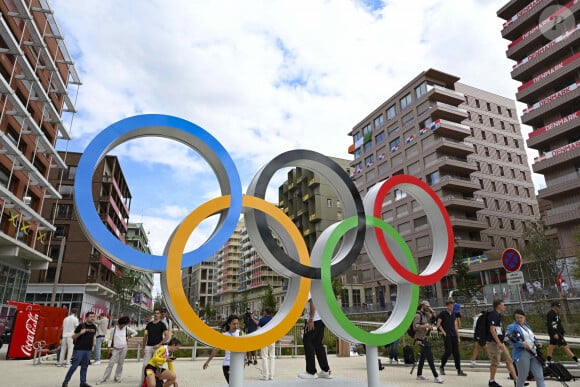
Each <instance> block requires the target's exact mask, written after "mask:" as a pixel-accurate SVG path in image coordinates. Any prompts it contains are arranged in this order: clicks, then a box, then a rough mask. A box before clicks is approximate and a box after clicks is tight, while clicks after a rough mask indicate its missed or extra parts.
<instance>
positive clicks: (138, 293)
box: [125, 222, 154, 320]
mask: <svg viewBox="0 0 580 387" xmlns="http://www.w3.org/2000/svg"><path fill="white" fill-rule="evenodd" d="M125 243H126V244H127V245H128V246H131V247H133V248H134V249H135V250H139V251H142V252H144V253H146V254H151V248H150V247H149V237H148V232H147V231H146V230H145V226H144V225H143V223H131V222H129V224H128V226H127V235H125ZM153 285H154V284H153V273H145V272H141V276H140V280H139V284H137V287H136V288H135V289H134V291H135V297H134V302H133V304H134V309H136V311H137V316H130V317H132V318H135V319H136V320H138V319H139V317H140V316H143V317H145V316H149V315H151V313H152V312H153V294H152V292H153Z"/></svg>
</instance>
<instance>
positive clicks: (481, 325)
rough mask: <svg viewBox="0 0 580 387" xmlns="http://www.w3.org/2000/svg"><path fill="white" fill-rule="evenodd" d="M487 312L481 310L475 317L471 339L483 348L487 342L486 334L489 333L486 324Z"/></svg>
mask: <svg viewBox="0 0 580 387" xmlns="http://www.w3.org/2000/svg"><path fill="white" fill-rule="evenodd" d="M488 313H489V312H488V311H487V310H482V311H481V313H480V314H479V316H478V317H477V322H476V323H475V330H474V331H473V337H474V338H475V341H477V343H478V344H479V345H480V346H482V347H483V346H484V345H485V343H486V341H487V332H488V331H489V324H488V323H487V314H488Z"/></svg>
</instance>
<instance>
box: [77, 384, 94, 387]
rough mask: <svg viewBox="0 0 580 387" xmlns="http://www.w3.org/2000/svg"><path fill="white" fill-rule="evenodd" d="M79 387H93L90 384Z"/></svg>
mask: <svg viewBox="0 0 580 387" xmlns="http://www.w3.org/2000/svg"><path fill="white" fill-rule="evenodd" d="M80 387H93V386H91V385H90V384H88V383H83V384H81V386H80Z"/></svg>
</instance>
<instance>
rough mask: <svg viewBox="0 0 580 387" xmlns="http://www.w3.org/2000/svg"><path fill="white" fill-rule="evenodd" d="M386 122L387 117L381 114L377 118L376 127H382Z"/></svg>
mask: <svg viewBox="0 0 580 387" xmlns="http://www.w3.org/2000/svg"><path fill="white" fill-rule="evenodd" d="M384 122H385V117H384V116H383V115H382V114H381V115H380V116H378V117H377V118H375V128H380V127H381V126H383V123H384Z"/></svg>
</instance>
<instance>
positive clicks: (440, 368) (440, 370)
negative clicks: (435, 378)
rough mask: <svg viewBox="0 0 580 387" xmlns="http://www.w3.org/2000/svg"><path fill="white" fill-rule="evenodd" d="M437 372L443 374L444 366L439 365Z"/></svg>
mask: <svg viewBox="0 0 580 387" xmlns="http://www.w3.org/2000/svg"><path fill="white" fill-rule="evenodd" d="M439 372H440V373H441V375H445V367H443V366H441V367H439Z"/></svg>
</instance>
